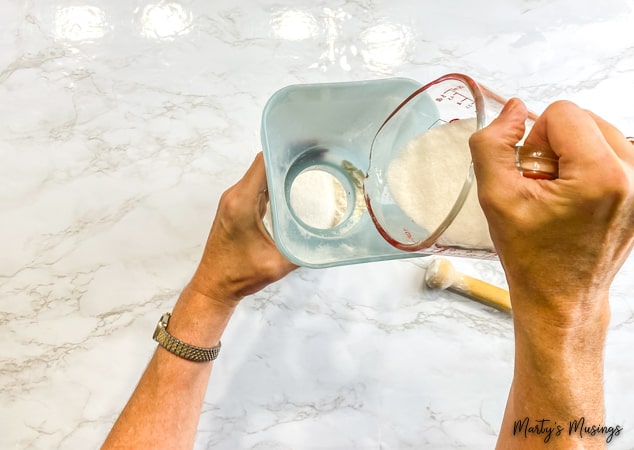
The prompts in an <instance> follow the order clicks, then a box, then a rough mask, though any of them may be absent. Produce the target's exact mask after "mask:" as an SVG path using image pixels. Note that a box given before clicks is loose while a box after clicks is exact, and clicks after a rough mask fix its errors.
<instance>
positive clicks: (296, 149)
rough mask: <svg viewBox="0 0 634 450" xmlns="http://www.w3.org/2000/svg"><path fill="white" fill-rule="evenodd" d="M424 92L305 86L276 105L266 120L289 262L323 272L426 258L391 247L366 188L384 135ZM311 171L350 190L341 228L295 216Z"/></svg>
mask: <svg viewBox="0 0 634 450" xmlns="http://www.w3.org/2000/svg"><path fill="white" fill-rule="evenodd" d="M420 87H421V85H420V83H418V82H417V81H414V80H410V79H406V78H390V79H385V80H374V81H360V82H344V83H324V84H304V85H293V86H287V87H285V88H283V89H281V90H279V91H277V92H276V93H275V94H274V95H273V96H272V97H271V98H270V99H269V101H268V102H267V104H266V106H265V108H264V112H263V116H262V145H263V151H264V160H265V164H266V175H267V180H268V190H269V199H270V205H269V207H270V211H269V212H270V215H271V222H272V226H271V228H272V230H269V231H270V232H272V236H273V239H274V240H275V243H276V245H277V247H278V248H279V250H280V251H281V252H282V253H283V254H284V256H285V257H286V258H288V259H289V260H290V261H292V262H293V263H295V264H298V265H300V266H306V267H315V268H317V267H332V266H338V265H344V264H356V263H362V262H369V261H378V260H387V259H397V258H408V257H420V256H421V255H420V254H415V253H408V252H405V251H402V250H399V249H397V248H395V247H393V246H391V245H390V244H388V243H387V242H386V241H385V239H384V238H383V237H382V236H381V235H380V234H379V232H378V231H377V229H376V227H375V225H374V224H373V222H372V219H371V218H370V215H369V214H368V212H367V209H366V208H365V201H364V200H363V185H362V184H363V178H364V177H365V174H366V173H367V170H368V166H369V160H370V150H371V147H372V140H373V139H374V137H375V135H376V133H377V131H378V129H379V128H380V127H381V125H382V124H383V122H384V121H385V119H386V117H388V115H389V114H390V113H391V112H392V111H394V109H395V108H396V107H397V106H398V105H399V104H400V103H401V102H402V101H403V99H404V98H407V97H408V96H409V95H410V94H412V93H413V92H414V91H416V90H417V89H418V88H420ZM306 170H323V171H325V172H328V173H330V174H331V175H333V176H334V177H335V178H336V179H337V180H338V181H339V182H340V183H341V185H342V186H343V188H344V189H345V192H346V196H347V205H348V207H347V210H346V212H345V214H344V218H343V220H342V221H341V222H340V223H339V224H338V225H337V226H335V227H333V228H327V229H317V228H314V227H311V226H309V225H307V224H306V223H304V222H302V220H300V219H299V218H298V217H297V215H296V214H295V213H294V211H293V210H292V208H291V206H290V188H291V186H292V183H293V181H294V180H295V177H297V176H298V175H299V174H301V173H302V172H304V171H306ZM360 205H362V206H363V208H362V209H361V210H359V206H360ZM355 208H356V209H355Z"/></svg>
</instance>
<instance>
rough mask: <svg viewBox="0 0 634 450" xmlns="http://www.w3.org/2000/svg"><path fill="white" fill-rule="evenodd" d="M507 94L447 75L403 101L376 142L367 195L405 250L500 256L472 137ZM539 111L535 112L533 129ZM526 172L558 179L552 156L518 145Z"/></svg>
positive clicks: (383, 227)
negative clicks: (477, 176) (484, 206)
mask: <svg viewBox="0 0 634 450" xmlns="http://www.w3.org/2000/svg"><path fill="white" fill-rule="evenodd" d="M505 103H506V101H505V99H504V98H502V97H500V96H499V95H497V94H495V93H494V92H492V91H491V90H489V89H487V88H486V87H484V86H482V85H480V84H478V83H476V82H475V81H474V80H473V79H472V78H470V77H469V76H467V75H463V74H457V73H453V74H447V75H444V76H442V77H440V78H438V79H436V80H434V81H432V82H431V83H428V84H426V85H425V86H422V87H421V88H419V89H417V90H416V91H415V92H413V93H412V94H411V95H410V96H409V97H407V98H406V99H405V100H404V101H403V102H402V103H401V104H399V105H398V106H397V107H396V108H395V109H394V111H393V112H392V113H391V114H390V115H389V116H388V117H387V119H386V120H385V122H384V123H383V124H382V125H381V127H380V128H379V130H378V132H377V134H376V136H375V137H374V140H373V142H372V149H371V151H370V168H369V170H368V172H367V177H366V179H365V181H364V193H365V199H366V204H367V207H368V211H369V214H370V217H371V218H372V220H373V222H374V225H375V226H376V228H377V230H378V231H379V233H380V234H381V236H382V237H383V238H384V239H385V240H386V241H388V242H389V243H390V244H391V245H393V246H394V247H396V248H398V249H400V250H403V251H406V252H423V253H449V254H451V255H454V256H471V257H479V258H485V259H486V258H496V254H495V252H494V248H493V243H492V242H491V239H490V237H489V232H488V225H487V222H486V218H485V217H484V214H483V213H482V211H481V209H480V206H479V202H478V199H477V191H476V185H475V180H474V174H473V167H472V163H471V154H470V150H469V145H468V141H469V137H470V136H471V134H473V133H474V132H475V131H476V130H478V129H480V128H483V127H485V126H486V125H488V124H489V123H490V122H491V121H492V120H493V119H495V118H496V117H497V116H498V115H499V113H500V111H501V109H502V108H503V106H504V104H505ZM535 119H536V116H535V115H534V114H532V113H531V114H530V115H529V120H528V121H527V130H530V128H531V126H532V124H533V122H534V120H535ZM516 166H517V168H518V170H520V172H522V174H523V175H524V176H526V177H531V178H553V177H555V176H556V173H557V160H556V158H555V157H554V155H552V154H550V153H547V152H544V151H542V150H539V149H531V148H528V147H525V146H522V145H518V146H517V149H516Z"/></svg>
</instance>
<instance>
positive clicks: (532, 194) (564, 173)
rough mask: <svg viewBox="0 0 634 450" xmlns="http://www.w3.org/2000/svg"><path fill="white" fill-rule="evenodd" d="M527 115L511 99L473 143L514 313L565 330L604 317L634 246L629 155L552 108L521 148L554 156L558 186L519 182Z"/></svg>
mask: <svg viewBox="0 0 634 450" xmlns="http://www.w3.org/2000/svg"><path fill="white" fill-rule="evenodd" d="M527 115H528V112H527V110H526V107H525V106H524V104H523V103H522V102H521V101H519V100H517V99H513V100H510V101H509V102H508V103H507V105H506V106H505V108H504V110H503V111H502V113H501V114H500V116H499V117H498V118H497V119H496V120H495V121H493V122H492V123H491V125H489V126H488V127H486V128H484V129H482V130H480V131H478V132H477V133H475V134H474V135H473V136H472V138H471V141H470V146H471V152H472V157H473V163H474V170H475V174H476V179H477V185H478V195H479V199H480V203H481V205H482V209H483V211H484V213H485V215H486V216H487V220H488V222H489V229H490V233H491V237H492V239H493V242H494V244H495V248H496V250H497V252H498V254H499V256H500V260H501V262H502V265H503V267H504V270H505V272H506V276H507V280H508V283H509V289H510V291H511V297H512V299H514V300H516V301H515V302H513V309H514V314H522V315H524V314H530V315H532V312H534V313H538V314H541V316H536V317H540V318H543V317H544V314H546V316H547V320H549V321H551V322H553V323H555V324H556V325H558V326H561V327H564V328H565V327H574V326H576V325H578V324H579V321H580V320H585V319H587V318H588V314H594V313H597V312H599V313H601V312H606V310H607V315H608V317H609V305H608V304H607V296H608V295H607V293H608V290H609V287H610V284H611V283H612V280H613V278H614V276H615V274H616V273H617V271H618V270H619V268H620V267H621V266H622V264H623V262H624V261H625V259H626V258H627V256H628V254H629V253H630V251H631V249H632V246H633V244H634V146H633V145H632V144H631V143H630V142H628V141H627V140H626V139H625V137H624V136H623V135H622V134H621V133H620V132H619V131H618V130H617V129H616V128H614V127H613V126H612V125H610V124H608V123H607V122H605V121H604V120H602V119H601V118H599V117H598V116H596V115H595V114H593V113H590V112H588V111H584V110H582V109H580V108H579V107H578V106H576V105H574V104H572V103H570V102H563V101H562V102H556V103H554V104H552V105H551V106H549V107H548V108H547V109H546V111H545V112H544V113H543V114H542V115H541V116H540V117H539V118H538V120H537V121H536V123H535V125H534V127H533V129H532V130H531V132H530V134H529V136H528V137H527V139H526V145H531V146H535V147H541V148H543V149H546V150H552V151H553V152H554V153H555V154H556V155H557V156H558V157H559V177H558V178H557V179H555V180H534V179H529V178H524V177H523V176H522V175H521V174H520V173H519V172H518V170H517V169H516V168H515V166H514V162H515V153H514V146H515V144H516V142H517V141H518V140H519V139H520V138H521V137H522V135H523V134H524V122H525V120H526V118H527ZM590 317H592V316H590Z"/></svg>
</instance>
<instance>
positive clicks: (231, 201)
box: [189, 153, 297, 306]
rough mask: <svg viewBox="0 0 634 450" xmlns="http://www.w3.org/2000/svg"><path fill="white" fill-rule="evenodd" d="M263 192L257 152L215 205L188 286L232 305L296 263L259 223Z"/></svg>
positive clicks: (264, 200)
mask: <svg viewBox="0 0 634 450" xmlns="http://www.w3.org/2000/svg"><path fill="white" fill-rule="evenodd" d="M267 201H268V192H267V190H266V174H265V170H264V159H263V157H262V153H259V154H258V155H257V156H256V158H255V160H254V161H253V163H252V164H251V167H250V168H249V169H248V170H247V172H246V173H245V175H244V176H243V177H242V179H241V180H240V181H238V182H237V183H236V184H235V185H233V186H232V187H230V188H229V189H227V190H226V191H225V192H224V193H223V195H222V197H221V198H220V203H219V204H218V211H217V213H216V217H215V219H214V222H213V225H212V227H211V231H210V233H209V237H208V239H207V243H206V245H205V250H204V252H203V256H202V259H201V261H200V264H199V266H198V269H197V270H196V273H195V274H194V277H193V279H192V281H191V282H190V285H189V288H190V289H193V290H195V291H197V292H199V293H201V294H203V295H205V296H207V297H210V298H212V299H214V300H216V301H219V302H222V303H226V304H228V306H235V305H236V304H237V303H238V302H239V301H240V299H241V298H242V297H244V296H246V295H249V294H253V293H255V292H257V291H259V290H260V289H262V288H264V287H265V286H267V285H268V284H270V283H273V282H275V281H277V280H279V279H280V278H282V277H284V276H285V275H287V274H288V273H289V272H291V271H292V270H294V269H295V268H296V267H297V266H295V265H293V264H291V263H290V262H289V261H288V260H286V259H285V258H284V257H283V256H282V255H281V254H280V252H279V251H278V249H277V247H276V246H275V243H274V242H273V241H272V240H271V238H270V237H269V236H268V234H267V232H266V230H265V229H264V226H263V224H262V218H263V216H264V214H265V212H266V204H267Z"/></svg>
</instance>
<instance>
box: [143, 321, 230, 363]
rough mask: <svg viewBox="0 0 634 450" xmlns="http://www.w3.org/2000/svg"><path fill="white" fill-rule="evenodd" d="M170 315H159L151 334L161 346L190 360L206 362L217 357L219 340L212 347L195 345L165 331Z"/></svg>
mask: <svg viewBox="0 0 634 450" xmlns="http://www.w3.org/2000/svg"><path fill="white" fill-rule="evenodd" d="M170 317H172V315H171V314H170V313H165V314H163V315H162V316H161V318H160V319H159V321H158V323H157V324H156V329H155V330H154V335H153V336H152V339H154V340H155V341H156V342H158V343H159V344H160V345H161V347H163V348H164V349H165V350H167V351H169V352H170V353H173V354H175V355H176V356H180V357H181V358H185V359H188V360H190V361H196V362H207V361H213V360H214V359H216V358H217V357H218V353H220V346H221V345H222V343H220V342H219V343H218V345H216V346H215V347H212V348H204V347H196V346H195V345H190V344H186V343H185V342H183V341H181V340H179V339H176V338H175V337H174V336H172V335H171V334H169V333H168V332H167V323H168V322H169V320H170Z"/></svg>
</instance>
